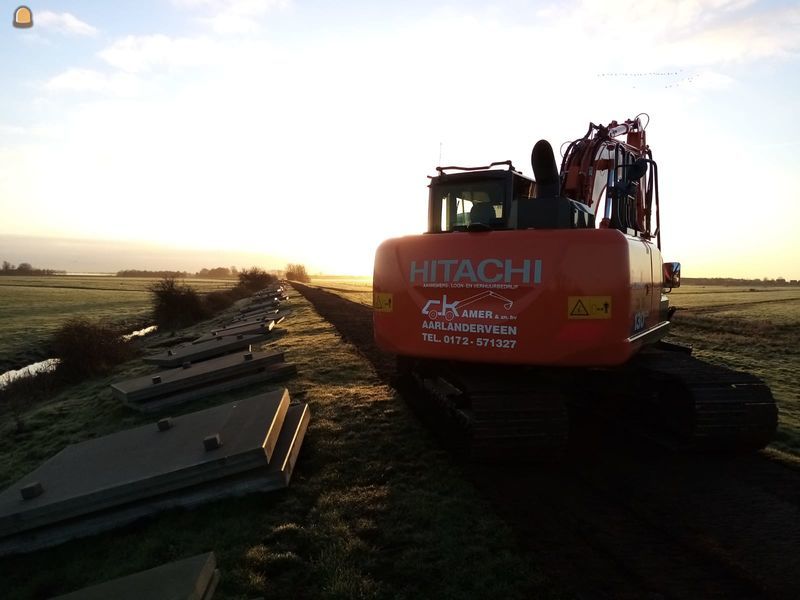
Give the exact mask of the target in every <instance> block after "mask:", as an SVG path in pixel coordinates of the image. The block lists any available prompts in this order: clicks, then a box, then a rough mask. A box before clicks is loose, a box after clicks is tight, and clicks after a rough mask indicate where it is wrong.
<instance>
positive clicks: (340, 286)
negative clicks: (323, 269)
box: [308, 275, 372, 306]
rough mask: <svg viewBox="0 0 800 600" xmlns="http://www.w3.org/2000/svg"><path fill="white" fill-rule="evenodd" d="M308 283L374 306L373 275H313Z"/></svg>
mask: <svg viewBox="0 0 800 600" xmlns="http://www.w3.org/2000/svg"><path fill="white" fill-rule="evenodd" d="M308 285H311V286H314V287H318V288H320V289H323V290H327V291H329V292H333V293H334V294H338V295H340V296H342V297H344V298H347V299H348V300H351V301H353V302H358V303H359V304H363V305H365V306H372V277H335V276H330V275H321V276H315V277H312V278H311V282H310V283H309V284H308Z"/></svg>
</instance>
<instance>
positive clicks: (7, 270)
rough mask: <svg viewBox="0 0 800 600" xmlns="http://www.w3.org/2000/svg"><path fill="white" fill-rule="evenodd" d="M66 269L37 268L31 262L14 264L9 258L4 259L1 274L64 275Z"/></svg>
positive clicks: (0, 268)
mask: <svg viewBox="0 0 800 600" xmlns="http://www.w3.org/2000/svg"><path fill="white" fill-rule="evenodd" d="M65 273H66V271H57V270H55V269H37V268H35V267H34V266H33V265H32V264H31V263H26V262H24V263H19V265H12V264H11V263H10V262H8V261H7V260H4V261H3V265H2V267H0V275H64V274H65Z"/></svg>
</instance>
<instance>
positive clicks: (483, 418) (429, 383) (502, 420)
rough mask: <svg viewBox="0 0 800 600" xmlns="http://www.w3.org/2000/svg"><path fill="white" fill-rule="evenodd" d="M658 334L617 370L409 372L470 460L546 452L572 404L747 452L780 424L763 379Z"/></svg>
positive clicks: (702, 446) (685, 444) (687, 445)
mask: <svg viewBox="0 0 800 600" xmlns="http://www.w3.org/2000/svg"><path fill="white" fill-rule="evenodd" d="M690 352H691V351H690V350H689V349H687V348H682V347H680V346H674V345H670V344H665V343H659V344H658V345H656V346H655V347H654V348H650V349H647V350H645V351H643V352H641V353H640V354H639V355H637V356H636V357H635V358H634V359H633V360H632V361H631V362H630V363H628V364H627V365H625V366H623V367H619V368H616V369H555V368H552V369H544V368H535V367H512V366H487V365H470V364H465V363H445V362H438V361H437V362H429V363H417V364H416V365H415V366H414V368H411V369H410V371H409V372H411V373H413V379H414V380H415V382H416V385H417V387H418V388H420V389H421V390H422V391H423V393H424V394H425V396H426V397H427V398H428V399H429V400H431V401H433V402H434V403H435V404H436V405H437V406H438V407H439V409H440V411H439V412H440V413H441V414H443V415H444V417H445V419H447V422H448V429H449V432H450V433H449V437H450V439H451V440H454V441H455V445H456V446H457V447H458V451H459V452H460V453H462V454H464V455H465V456H466V457H469V458H472V459H478V460H482V459H489V460H491V459H494V458H500V459H508V458H511V457H514V458H518V459H529V458H533V459H537V458H549V457H551V456H554V455H557V454H559V453H560V452H561V451H562V450H564V449H565V448H566V446H567V444H568V442H569V432H570V413H572V416H573V418H574V417H575V416H576V415H583V418H584V420H585V419H586V414H587V412H588V413H590V414H591V415H593V416H592V417H590V418H594V419H600V420H606V421H612V420H615V421H617V422H619V423H624V424H625V427H626V428H628V429H630V428H634V429H635V430H636V431H637V434H638V435H639V436H643V437H644V438H649V439H651V440H652V441H654V442H657V443H661V444H667V445H669V446H670V447H672V448H674V449H683V450H698V451H753V450H758V449H760V448H763V447H764V446H766V445H767V444H768V443H769V442H770V440H771V439H772V437H773V436H774V434H775V430H776V427H777V405H776V403H775V400H774V398H773V397H772V393H771V392H770V390H769V387H767V385H766V384H765V383H764V381H762V380H761V379H759V378H758V377H756V376H755V375H752V374H750V373H744V372H741V371H735V370H733V369H729V368H727V367H723V366H719V365H714V364H711V363H708V362H705V361H702V360H699V359H697V358H695V357H693V356H691V354H690Z"/></svg>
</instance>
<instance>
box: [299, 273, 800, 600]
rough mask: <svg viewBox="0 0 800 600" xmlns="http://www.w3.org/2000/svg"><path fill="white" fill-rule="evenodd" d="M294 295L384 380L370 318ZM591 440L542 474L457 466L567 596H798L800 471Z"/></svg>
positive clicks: (531, 468) (533, 469) (758, 458)
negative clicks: (308, 303)
mask: <svg viewBox="0 0 800 600" xmlns="http://www.w3.org/2000/svg"><path fill="white" fill-rule="evenodd" d="M296 287H297V289H298V290H299V291H300V292H301V293H302V294H303V295H304V296H305V297H306V298H307V299H308V300H309V301H311V302H312V303H313V304H314V306H315V308H316V309H317V311H318V312H319V313H320V314H321V315H322V316H323V317H324V318H325V319H327V320H328V321H330V322H331V323H332V324H333V325H334V326H335V327H336V328H337V330H338V331H339V333H340V334H341V335H342V337H343V338H344V339H346V340H348V341H349V342H351V343H352V344H353V345H354V346H356V347H357V348H358V349H359V351H360V352H361V353H362V354H363V355H364V356H365V357H366V358H367V359H369V360H370V361H371V362H372V364H373V365H374V367H375V369H376V371H377V372H378V374H379V375H380V376H381V377H382V378H384V379H386V380H387V381H392V378H393V377H394V358H393V357H392V356H389V355H387V354H384V353H382V352H380V351H379V350H378V348H377V347H376V346H375V344H374V341H373V338H372V312H371V309H370V308H369V307H366V306H363V305H360V304H356V303H353V302H350V301H348V300H345V299H343V298H341V297H340V296H337V295H334V294H331V293H328V292H325V291H322V290H318V289H315V288H310V287H305V286H300V285H298V286H296ZM409 400H411V404H412V405H413V404H415V402H414V399H412V398H409ZM590 431H591V435H590V436H588V437H587V439H585V440H584V441H583V442H581V443H580V444H575V446H574V447H572V448H570V450H569V451H568V452H567V454H566V456H564V457H563V458H561V459H559V460H556V461H552V462H549V463H547V464H491V465H487V464H482V465H480V464H475V465H466V466H465V465H461V468H464V469H465V472H466V473H467V474H468V476H469V477H470V479H471V480H472V482H473V483H474V485H475V486H476V487H477V488H478V489H479V490H480V491H481V492H482V493H483V494H484V495H485V496H486V497H487V498H488V499H489V500H490V501H491V502H492V504H493V505H494V506H495V508H496V510H497V512H498V514H500V515H501V516H502V517H503V518H504V519H505V520H506V521H507V522H508V523H509V525H510V526H511V527H512V529H513V530H514V531H515V533H516V536H517V539H518V543H519V545H520V548H521V550H522V551H524V552H525V554H526V555H527V556H530V557H531V559H532V560H534V561H536V563H537V565H538V566H540V567H542V568H543V569H544V570H545V571H546V572H548V574H550V575H551V576H552V577H553V578H554V579H556V580H557V581H559V582H560V583H561V584H562V585H563V587H564V589H566V590H569V591H570V592H572V593H574V594H575V595H577V596H578V597H581V598H586V599H590V598H591V599H604V598H622V599H624V598H637V599H638V598H653V599H655V598H676V599H678V598H681V599H682V598H726V599H728V598H742V599H744V598H780V599H787V600H788V599H796V598H798V597H800V463H798V462H797V461H794V460H793V459H791V458H790V457H786V456H785V455H778V454H776V453H772V452H769V451H766V452H761V453H757V454H752V455H739V456H699V455H695V454H687V453H682V452H676V451H674V450H670V449H668V448H666V447H664V446H663V445H660V444H654V443H649V442H648V441H647V440H643V439H642V437H641V436H639V435H636V434H634V433H630V434H628V435H626V434H625V433H621V432H620V430H619V429H618V428H616V427H614V428H612V427H607V426H605V425H604V424H602V423H598V426H597V427H596V428H591V429H590ZM433 434H434V435H435V432H433ZM454 460H457V459H456V458H454Z"/></svg>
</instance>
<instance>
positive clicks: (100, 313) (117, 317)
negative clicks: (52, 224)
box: [0, 275, 236, 373]
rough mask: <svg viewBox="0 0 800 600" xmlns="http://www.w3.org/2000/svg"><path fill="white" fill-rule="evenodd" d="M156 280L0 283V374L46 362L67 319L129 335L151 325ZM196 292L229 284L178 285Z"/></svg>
mask: <svg viewBox="0 0 800 600" xmlns="http://www.w3.org/2000/svg"><path fill="white" fill-rule="evenodd" d="M157 281H158V280H157V279H148V278H131V277H85V276H72V275H64V276H48V277H16V276H8V277H0V330H2V332H3V335H2V336H0V373H2V372H5V371H7V370H10V369H16V368H20V367H23V366H26V365H28V364H30V363H32V362H36V361H37V360H42V359H44V358H49V356H46V354H47V348H46V347H45V344H46V342H47V340H48V339H49V338H50V336H51V335H52V334H53V333H55V331H56V330H57V329H58V328H59V327H60V326H61V325H62V324H63V323H64V322H65V321H67V320H69V319H71V318H86V319H90V320H93V321H102V320H107V321H113V322H114V323H116V324H125V325H127V326H129V327H130V329H131V330H133V329H135V328H137V327H140V326H146V325H151V324H152V322H151V319H150V314H151V313H152V294H151V293H150V292H149V291H148V287H149V286H151V285H152V284H153V283H155V282H157ZM181 281H185V282H186V283H188V284H190V285H191V286H192V287H194V288H196V289H197V290H198V291H199V292H207V291H213V290H218V289H223V288H230V287H232V286H233V285H234V284H235V283H236V282H235V281H233V280H209V279H191V280H181Z"/></svg>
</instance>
